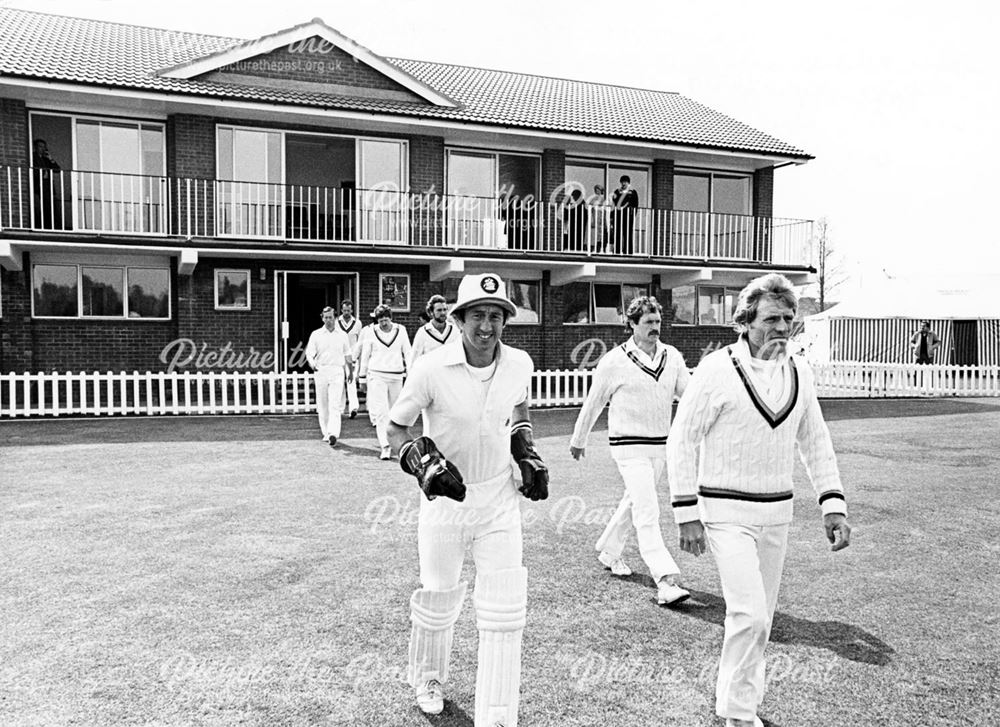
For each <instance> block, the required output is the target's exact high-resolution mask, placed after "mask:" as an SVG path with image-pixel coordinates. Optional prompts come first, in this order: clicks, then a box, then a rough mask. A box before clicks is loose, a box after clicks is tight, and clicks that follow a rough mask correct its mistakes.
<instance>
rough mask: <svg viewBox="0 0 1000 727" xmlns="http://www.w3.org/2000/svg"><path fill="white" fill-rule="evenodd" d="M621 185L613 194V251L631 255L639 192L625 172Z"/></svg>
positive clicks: (616, 253) (617, 253) (618, 253)
mask: <svg viewBox="0 0 1000 727" xmlns="http://www.w3.org/2000/svg"><path fill="white" fill-rule="evenodd" d="M619 182H620V186H619V187H618V189H616V190H615V192H614V194H613V195H612V196H611V206H612V210H611V241H612V247H613V249H612V253H613V254H615V255H631V254H632V251H633V245H632V241H633V237H634V235H635V216H636V213H637V211H638V209H639V193H638V192H637V191H636V190H635V189H633V187H632V179H631V177H629V176H628V175H627V174H623V175H622V176H621V179H620V180H619Z"/></svg>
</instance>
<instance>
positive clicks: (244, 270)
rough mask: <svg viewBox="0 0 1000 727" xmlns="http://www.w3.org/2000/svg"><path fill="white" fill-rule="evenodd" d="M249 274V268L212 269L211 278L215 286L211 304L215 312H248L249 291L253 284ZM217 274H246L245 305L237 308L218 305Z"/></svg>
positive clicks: (249, 303) (249, 304)
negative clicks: (213, 305) (213, 304)
mask: <svg viewBox="0 0 1000 727" xmlns="http://www.w3.org/2000/svg"><path fill="white" fill-rule="evenodd" d="M250 272H251V271H250V268H214V269H213V271H212V278H213V280H214V283H215V285H214V287H215V297H214V299H213V302H214V303H215V310H218V311H248V310H250V309H251V308H250V306H251V300H250V297H251V293H250V290H251V288H253V285H252V284H251V283H252V282H253V278H252V277H251V275H250ZM219 273H245V274H246V276H247V302H246V305H243V306H237V305H219Z"/></svg>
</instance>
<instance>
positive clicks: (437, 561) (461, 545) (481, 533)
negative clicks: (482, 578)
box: [417, 472, 522, 591]
mask: <svg viewBox="0 0 1000 727" xmlns="http://www.w3.org/2000/svg"><path fill="white" fill-rule="evenodd" d="M466 486H467V488H468V489H467V490H466V494H465V500H464V501H463V502H456V501H455V500H452V499H450V498H447V497H438V498H437V499H434V500H428V499H427V498H426V497H424V496H423V495H421V496H420V517H419V520H418V522H417V552H418V555H419V559H420V582H421V583H422V584H423V587H424V588H427V589H430V590H433V591H448V590H451V589H453V588H455V587H456V586H457V585H458V583H459V578H460V576H461V575H462V564H463V562H464V561H465V551H466V550H467V549H470V548H471V550H472V560H473V562H474V563H475V565H476V572H477V573H489V572H491V571H498V570H505V569H507V568H519V567H521V552H522V548H521V508H520V504H521V503H520V498H521V495H520V494H519V493H518V491H517V489H516V488H515V486H514V480H513V477H512V475H511V473H510V472H507V473H505V474H504V475H501V476H500V477H495V478H493V479H492V480H487V481H485V482H477V483H472V484H468V483H467V484H466Z"/></svg>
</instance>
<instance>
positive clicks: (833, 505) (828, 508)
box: [819, 492, 847, 517]
mask: <svg viewBox="0 0 1000 727" xmlns="http://www.w3.org/2000/svg"><path fill="white" fill-rule="evenodd" d="M819 507H820V509H821V510H822V511H823V516H824V517H826V516H827V515H833V514H839V515H844V516H846V515H847V501H846V500H845V499H844V493H842V492H824V493H823V494H822V495H820V496H819Z"/></svg>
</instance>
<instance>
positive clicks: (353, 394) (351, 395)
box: [344, 376, 358, 413]
mask: <svg viewBox="0 0 1000 727" xmlns="http://www.w3.org/2000/svg"><path fill="white" fill-rule="evenodd" d="M344 387H345V388H346V389H347V410H348V413H350V412H352V411H357V410H358V379H357V377H356V376H352V377H351V380H350V381H348V382H346V383H345V384H344Z"/></svg>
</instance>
